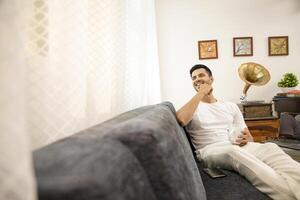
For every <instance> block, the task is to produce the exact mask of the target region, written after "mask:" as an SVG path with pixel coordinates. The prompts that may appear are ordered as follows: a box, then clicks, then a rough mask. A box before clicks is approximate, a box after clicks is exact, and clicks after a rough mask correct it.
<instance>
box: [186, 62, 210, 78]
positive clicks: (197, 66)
mask: <svg viewBox="0 0 300 200" xmlns="http://www.w3.org/2000/svg"><path fill="white" fill-rule="evenodd" d="M196 69H205V71H206V72H207V73H208V75H209V76H212V73H211V71H210V69H209V68H208V67H207V66H205V65H202V64H198V65H195V66H194V67H192V68H191V69H190V75H191V77H192V73H193V71H195V70H196Z"/></svg>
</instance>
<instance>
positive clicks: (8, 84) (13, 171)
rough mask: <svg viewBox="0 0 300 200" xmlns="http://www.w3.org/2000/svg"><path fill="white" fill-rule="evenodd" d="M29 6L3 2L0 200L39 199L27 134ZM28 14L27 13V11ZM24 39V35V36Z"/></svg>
mask: <svg viewBox="0 0 300 200" xmlns="http://www.w3.org/2000/svg"><path fill="white" fill-rule="evenodd" d="M25 7H26V5H24V4H23V3H22V2H20V1H17V0H0V46H1V47H0V199H1V200H2V199H3V200H4V199H5V200H33V199H35V198H36V193H35V180H34V177H33V169H32V162H31V147H30V143H29V137H28V135H27V133H26V131H25V130H26V119H25V117H26V110H25V104H24V102H25V98H26V96H25V95H26V94H25V92H24V91H25V90H24V89H25V88H24V82H25V69H26V65H24V63H25V62H24V51H23V50H22V49H23V45H22V44H24V43H23V40H22V39H24V37H22V36H21V35H20V34H18V33H20V32H22V30H23V28H22V21H21V19H23V18H24V17H25V16H26V15H25V14H26V13H25V12H22V13H20V12H19V11H20V10H21V9H25ZM25 10H26V9H25ZM23 36H24V35H23Z"/></svg>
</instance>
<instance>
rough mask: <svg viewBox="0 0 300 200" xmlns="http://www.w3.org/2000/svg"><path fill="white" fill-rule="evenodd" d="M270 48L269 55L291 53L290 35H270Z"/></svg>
mask: <svg viewBox="0 0 300 200" xmlns="http://www.w3.org/2000/svg"><path fill="white" fill-rule="evenodd" d="M268 49H269V56H287V55H289V37H288V36H270V37H268Z"/></svg>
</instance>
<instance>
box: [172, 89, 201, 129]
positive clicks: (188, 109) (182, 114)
mask: <svg viewBox="0 0 300 200" xmlns="http://www.w3.org/2000/svg"><path fill="white" fill-rule="evenodd" d="M203 97H204V95H203V94H201V93H197V94H196V95H195V96H194V97H193V98H192V99H191V100H190V101H189V102H187V103H186V104H185V105H184V106H182V107H181V108H180V109H179V110H178V111H177V112H176V117H177V120H178V122H179V123H180V125H181V126H185V125H187V124H188V123H189V122H190V121H191V119H192V118H193V115H194V112H195V110H196V109H197V107H198V104H199V102H200V101H201V100H202V98H203Z"/></svg>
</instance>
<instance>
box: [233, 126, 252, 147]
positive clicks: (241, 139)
mask: <svg viewBox="0 0 300 200" xmlns="http://www.w3.org/2000/svg"><path fill="white" fill-rule="evenodd" d="M248 142H253V137H252V135H251V133H250V131H249V129H248V128H244V130H243V131H242V134H241V135H239V136H238V138H237V139H236V143H237V144H239V146H240V147H241V146H244V145H245V144H247V143H248Z"/></svg>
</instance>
